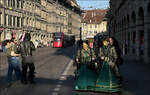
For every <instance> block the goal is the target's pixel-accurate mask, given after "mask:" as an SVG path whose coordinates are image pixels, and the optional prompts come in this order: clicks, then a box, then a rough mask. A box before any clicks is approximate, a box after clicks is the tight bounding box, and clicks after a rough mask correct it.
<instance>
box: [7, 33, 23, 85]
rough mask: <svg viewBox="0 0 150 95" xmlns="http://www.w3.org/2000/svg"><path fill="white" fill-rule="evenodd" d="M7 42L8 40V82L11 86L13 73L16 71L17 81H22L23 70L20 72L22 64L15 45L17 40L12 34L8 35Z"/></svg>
mask: <svg viewBox="0 0 150 95" xmlns="http://www.w3.org/2000/svg"><path fill="white" fill-rule="evenodd" d="M6 40H8V43H7V45H6V55H7V57H8V75H7V80H8V83H9V85H11V84H12V73H13V71H15V75H16V78H17V80H21V79H22V76H21V70H20V64H19V56H20V54H18V52H17V45H16V43H14V41H15V42H16V39H15V40H14V39H12V37H11V34H7V35H6Z"/></svg>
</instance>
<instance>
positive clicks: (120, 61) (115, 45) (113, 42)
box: [109, 37, 123, 80]
mask: <svg viewBox="0 0 150 95" xmlns="http://www.w3.org/2000/svg"><path fill="white" fill-rule="evenodd" d="M109 42H110V47H111V48H115V51H116V53H117V55H118V57H117V59H116V60H115V66H114V72H115V74H116V76H117V77H118V78H120V79H121V80H122V78H121V75H120V72H119V66H120V65H122V64H123V58H122V57H121V50H120V48H119V46H118V43H117V41H116V40H115V39H114V38H113V37H109Z"/></svg>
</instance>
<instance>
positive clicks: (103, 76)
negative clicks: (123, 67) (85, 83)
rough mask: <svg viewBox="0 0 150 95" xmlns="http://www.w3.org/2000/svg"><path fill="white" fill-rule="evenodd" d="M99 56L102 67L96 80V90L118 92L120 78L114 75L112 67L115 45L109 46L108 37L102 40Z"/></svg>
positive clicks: (113, 64)
mask: <svg viewBox="0 0 150 95" xmlns="http://www.w3.org/2000/svg"><path fill="white" fill-rule="evenodd" d="M99 57H100V58H101V60H102V61H103V62H102V67H101V70H100V72H99V75H98V78H97V81H96V88H95V90H96V91H104V92H118V91H120V90H121V82H120V79H118V77H117V76H116V75H115V73H114V71H113V68H114V66H115V60H116V59H117V57H118V55H117V53H116V50H115V47H110V44H109V39H108V38H107V37H106V38H104V40H103V46H102V47H101V48H100V52H99Z"/></svg>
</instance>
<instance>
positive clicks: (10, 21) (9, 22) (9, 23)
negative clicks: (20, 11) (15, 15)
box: [8, 15, 12, 26]
mask: <svg viewBox="0 0 150 95" xmlns="http://www.w3.org/2000/svg"><path fill="white" fill-rule="evenodd" d="M8 26H12V16H11V15H8Z"/></svg>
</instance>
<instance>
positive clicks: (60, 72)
mask: <svg viewBox="0 0 150 95" xmlns="http://www.w3.org/2000/svg"><path fill="white" fill-rule="evenodd" d="M74 55H75V48H74V47H68V48H50V47H49V48H43V49H38V50H37V51H36V52H34V56H35V57H34V59H35V66H36V70H35V75H36V79H35V80H36V84H27V85H23V84H21V83H20V82H19V81H14V83H13V85H12V86H11V87H7V82H6V80H5V77H6V74H7V65H6V64H7V61H4V59H5V60H6V59H7V58H5V57H4V56H5V55H3V58H2V55H1V59H2V60H3V63H1V64H5V65H3V66H1V67H3V68H0V70H1V71H3V73H1V76H0V87H1V88H0V95H108V94H109V93H96V92H79V91H74V88H73V87H74V83H75V80H74V71H75V69H76V67H75V66H74V62H73V58H74ZM0 62H2V61H0ZM120 72H121V74H122V76H123V90H122V92H121V93H112V94H111V95H150V87H149V86H150V65H148V64H145V63H142V62H134V61H125V63H124V64H123V65H122V66H120ZM1 84H3V85H1Z"/></svg>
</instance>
